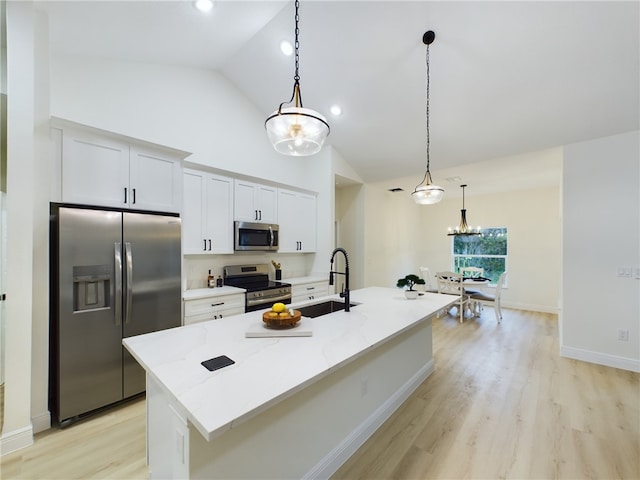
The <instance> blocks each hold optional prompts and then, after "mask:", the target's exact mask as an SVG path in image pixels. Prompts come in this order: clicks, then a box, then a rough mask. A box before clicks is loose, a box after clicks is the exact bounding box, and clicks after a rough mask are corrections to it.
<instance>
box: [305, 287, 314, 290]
mask: <svg viewBox="0 0 640 480" xmlns="http://www.w3.org/2000/svg"><path fill="white" fill-rule="evenodd" d="M315 289H316V287H307V290H315Z"/></svg>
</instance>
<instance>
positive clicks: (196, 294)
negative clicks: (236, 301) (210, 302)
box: [182, 285, 246, 300]
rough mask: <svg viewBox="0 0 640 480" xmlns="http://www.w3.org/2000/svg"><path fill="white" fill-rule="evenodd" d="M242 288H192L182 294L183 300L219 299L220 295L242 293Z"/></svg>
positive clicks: (226, 286)
mask: <svg viewBox="0 0 640 480" xmlns="http://www.w3.org/2000/svg"><path fill="white" fill-rule="evenodd" d="M245 291H246V290H245V289H244V288H237V287H230V286H228V285H224V286H222V287H215V288H192V289H189V290H185V291H184V292H182V299H183V300H198V299H200V298H207V297H219V296H222V295H233V294H235V293H244V292H245Z"/></svg>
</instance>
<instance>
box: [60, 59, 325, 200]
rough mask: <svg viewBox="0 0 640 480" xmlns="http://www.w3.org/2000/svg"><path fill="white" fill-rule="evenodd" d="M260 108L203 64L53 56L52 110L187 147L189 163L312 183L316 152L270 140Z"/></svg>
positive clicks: (80, 120)
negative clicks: (284, 151)
mask: <svg viewBox="0 0 640 480" xmlns="http://www.w3.org/2000/svg"><path fill="white" fill-rule="evenodd" d="M268 113H270V112H266V113H263V112H260V111H258V110H257V109H256V108H255V106H254V105H253V104H251V103H250V102H249V101H248V100H247V99H246V98H245V97H243V96H242V95H241V94H240V92H239V91H238V90H237V89H236V88H235V87H234V86H233V85H232V84H231V83H230V82H229V81H228V80H227V79H226V78H225V77H223V76H222V75H220V74H218V73H216V72H213V71H208V70H203V69H196V68H186V67H171V66H166V65H155V64H145V63H136V62H125V61H115V60H106V59H97V58H85V57H73V56H54V57H52V61H51V114H52V115H54V116H57V117H61V118H64V119H67V120H72V121H74V122H77V123H81V124H85V125H90V126H93V127H97V128H101V129H103V130H108V131H111V132H115V133H119V134H123V135H127V136H130V137H133V138H137V139H141V140H145V141H149V142H152V143H156V144H159V145H165V146H168V147H172V148H176V149H179V150H184V151H187V152H192V155H191V156H190V157H188V158H187V160H188V161H189V162H194V163H198V164H201V165H206V166H210V167H213V168H218V169H222V170H228V171H231V172H235V173H239V174H243V175H249V176H253V177H257V178H263V179H267V180H271V181H274V182H279V183H284V184H289V185H295V186H298V187H300V188H302V189H308V190H313V188H311V186H312V185H313V184H314V180H315V179H314V178H312V176H310V175H308V169H309V168H310V167H311V168H312V166H313V165H314V164H315V163H316V162H319V161H322V158H321V154H318V155H315V156H312V157H302V158H297V157H296V158H294V157H287V156H284V155H280V154H278V153H277V152H276V151H275V150H274V149H273V147H271V145H270V144H269V142H268V139H267V135H266V132H265V129H264V120H265V118H266V117H267V115H268Z"/></svg>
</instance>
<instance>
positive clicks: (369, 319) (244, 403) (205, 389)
mask: <svg viewBox="0 0 640 480" xmlns="http://www.w3.org/2000/svg"><path fill="white" fill-rule="evenodd" d="M328 298H336V299H338V300H340V299H339V297H337V296H332V297H328ZM453 300H455V297H452V296H450V295H438V294H430V293H425V294H424V295H423V296H420V297H419V298H418V299H417V300H407V299H405V297H404V293H403V291H402V290H400V289H390V288H381V287H371V288H366V289H362V290H356V291H354V292H352V294H351V302H352V303H354V302H355V303H359V305H357V306H355V307H352V308H351V312H336V313H332V314H329V315H324V316H321V317H317V318H314V319H310V321H311V322H312V329H313V335H312V336H311V337H293V338H245V332H246V331H247V330H248V329H249V328H251V327H252V326H254V325H255V324H256V323H257V322H261V321H262V320H261V315H262V312H261V311H258V312H250V313H245V314H243V315H238V316H234V317H231V318H226V319H221V320H215V321H209V322H203V323H199V324H195V325H189V326H184V327H179V328H175V329H170V330H164V331H160V332H154V333H150V334H146V335H141V336H137V337H129V338H126V339H125V340H124V341H123V343H124V345H125V347H126V348H127V350H129V351H130V352H131V354H132V355H133V356H134V357H135V358H136V360H138V362H139V363H140V364H141V365H142V366H143V367H144V368H145V370H146V371H147V377H148V393H147V401H148V402H151V401H152V400H151V398H157V397H158V395H159V396H160V397H162V398H163V399H164V400H162V402H165V403H167V404H168V405H169V406H170V408H171V410H170V411H171V412H173V413H174V414H175V415H176V416H177V417H178V418H180V419H183V420H184V421H185V425H193V426H195V428H196V429H197V431H198V432H199V434H200V435H201V436H200V435H196V436H195V437H194V435H193V434H192V433H191V434H189V433H188V432H189V431H190V430H189V429H186V430H185V431H186V432H187V433H183V434H181V435H183V436H184V435H187V437H188V438H190V441H189V442H187V445H189V444H190V445H191V449H192V452H191V454H190V455H191V456H189V454H188V453H186V454H185V453H184V452H183V456H184V455H186V457H187V460H185V462H186V463H185V464H184V465H182V467H181V468H182V470H180V469H178V470H177V471H178V472H180V475H183V476H189V477H193V478H195V477H197V476H198V475H197V474H196V465H201V464H202V462H203V460H202V458H206V459H210V458H211V460H207V461H206V462H205V464H206V465H207V466H206V467H202V466H199V467H198V471H200V472H206V473H201V475H202V476H204V477H207V476H212V477H215V476H221V477H225V476H235V475H248V476H250V475H255V474H258V470H255V471H254V472H252V471H245V472H244V473H240V470H242V469H243V468H248V467H247V466H246V465H245V464H246V462H242V461H240V464H241V465H240V464H238V461H239V460H238V459H240V458H241V457H242V455H246V454H248V453H247V451H246V449H247V448H249V447H247V446H246V445H249V444H251V442H249V441H248V440H246V439H245V440H243V441H242V442H243V443H242V445H244V446H243V447H242V449H240V451H241V452H242V453H237V457H234V454H233V453H229V452H227V453H226V454H225V455H226V457H225V458H224V459H215V460H213V459H212V458H213V454H214V452H215V453H216V455H218V454H219V452H220V445H221V444H216V443H215V442H214V440H215V441H217V438H218V437H221V436H222V437H221V441H223V444H224V445H227V444H228V441H230V440H231V439H233V438H235V437H236V436H238V435H240V432H245V433H243V435H245V436H249V437H254V436H255V435H256V433H255V432H256V429H260V428H262V429H264V430H265V431H270V429H273V431H274V432H278V433H273V435H283V434H284V433H282V432H283V431H284V432H288V431H289V430H290V428H289V427H287V426H286V425H287V423H286V421H283V420H271V416H273V415H274V414H273V412H278V411H279V410H281V408H280V407H279V406H278V408H274V407H275V406H276V405H278V404H281V403H282V404H283V405H286V408H285V407H284V406H283V407H282V408H284V409H285V411H287V412H291V411H292V407H291V406H290V405H289V403H287V402H290V401H289V400H288V399H289V398H292V400H291V401H294V400H295V402H294V404H293V405H301V404H308V405H307V407H305V408H306V412H307V415H306V416H303V417H301V418H295V419H294V418H293V417H292V419H291V420H290V421H291V422H298V423H296V425H297V426H296V427H295V428H298V429H301V431H302V432H303V433H304V429H305V427H304V425H301V424H300V423H301V422H302V423H304V422H306V421H321V424H320V425H322V424H323V422H325V421H328V420H327V419H328V418H329V417H327V413H326V412H325V413H322V411H323V409H325V408H329V409H330V410H329V411H332V410H331V409H335V408H336V401H337V402H338V404H339V403H340V402H342V408H340V410H343V411H344V412H347V411H349V409H353V408H355V410H354V413H353V414H351V415H349V416H348V418H354V417H356V416H358V415H360V413H361V412H362V415H364V417H363V418H361V419H358V420H357V421H358V422H359V423H358V425H360V424H362V425H364V424H367V425H369V424H370V423H371V422H373V424H377V423H376V422H377V420H375V421H374V420H371V419H370V418H369V417H371V418H373V417H375V416H385V418H386V416H388V415H390V414H391V413H392V412H393V410H395V409H396V408H397V407H398V406H399V404H401V402H402V401H404V400H403V399H404V398H406V396H408V395H409V394H410V392H411V391H413V389H414V388H416V387H417V385H419V383H420V382H422V381H423V380H424V379H425V378H426V377H428V375H429V374H430V373H431V371H432V370H433V357H432V345H431V341H432V340H431V323H430V318H431V316H433V315H434V314H435V313H436V312H438V311H439V310H441V309H443V308H445V307H446V306H448V305H450V304H451V303H452V301H453ZM323 301H326V298H325V299H323ZM308 303H309V304H313V303H319V301H314V302H308ZM422 325H424V326H422ZM425 328H426V329H425ZM412 332H416V333H412ZM396 338H397V340H394V339H396ZM402 342H404V343H402ZM425 342H426V343H425ZM387 345H388V346H387ZM421 345H422V347H421ZM383 346H384V348H383ZM392 349H395V350H392ZM378 352H381V353H380V355H388V356H389V355H392V356H389V357H388V358H386V357H385V358H384V359H383V360H379V359H377V357H376V355H378ZM388 352H391V353H388ZM219 355H227V356H228V357H230V358H231V359H233V360H234V361H235V362H236V363H235V364H233V365H231V366H228V367H224V368H222V369H220V370H216V371H213V372H210V371H208V370H207V369H205V368H204V367H203V366H202V365H201V364H200V362H202V361H203V360H207V359H210V358H213V357H217V356H219ZM372 355H373V356H372ZM381 358H382V357H381ZM376 362H377V363H376ZM381 362H382V363H381ZM367 364H371V365H376V366H375V368H373V367H371V368H369V367H368V366H367ZM347 365H353V366H349V367H348V368H347ZM394 365H395V366H394ZM367 368H369V369H368V370H367ZM405 368H406V369H407V370H406V372H405V371H403V370H404V369H405ZM356 369H359V370H356ZM351 370H353V372H354V373H349V372H351ZM336 372H341V373H340V375H337V376H336ZM347 373H349V375H352V376H354V375H355V377H353V378H360V380H348V384H349V385H350V384H352V383H353V382H358V381H359V382H361V385H360V390H359V391H360V395H355V397H354V396H353V395H352V392H350V391H347V390H350V389H351V387H345V386H339V385H338V386H336V385H335V383H336V382H337V381H338V380H335V381H334V380H332V379H333V378H334V377H335V378H336V379H338V378H342V377H343V376H345V378H351V377H346V375H347ZM378 375H380V378H378ZM395 377H397V378H395ZM374 378H375V380H374ZM325 379H326V380H325ZM327 381H328V382H329V383H328V384H327V383H326V382H327ZM345 381H346V380H345ZM369 381H371V383H372V384H373V385H372V386H371V392H369V383H368V382H369ZM394 382H395V383H394ZM398 382H400V383H398ZM387 383H389V384H393V385H389V386H386V384H387ZM379 384H380V385H381V386H384V388H386V390H384V391H382V390H381V392H377V390H378V389H379V388H381V387H380V386H379ZM315 385H318V386H317V387H316V386H315ZM311 386H313V388H311ZM374 388H375V391H374ZM399 391H400V392H401V394H398V393H397V392H399ZM303 392H304V394H303ZM328 392H332V393H331V394H332V395H334V396H337V398H338V400H329V399H325V400H323V401H321V402H320V400H316V398H319V397H320V396H322V395H325V394H326V395H329V393H328ZM301 394H303V396H302V397H300V395H301ZM343 395H344V396H345V397H346V396H351V397H353V398H349V399H345V400H343V399H342V398H341V397H342V396H343ZM396 396H397V397H398V398H394V399H392V400H388V399H389V398H390V397H396ZM360 397H364V398H360ZM369 397H370V398H369ZM368 398H369V400H368V402H374V400H375V402H378V403H375V402H374V403H372V404H371V405H368V402H367V401H363V400H367V399H368ZM305 399H306V400H305ZM153 402H155V403H154V405H155V404H157V403H158V401H157V400H153ZM314 402H320V403H319V404H316V403H314ZM347 402H350V403H347ZM398 402H400V403H398ZM351 403H353V406H350V404H351ZM378 404H380V405H386V407H385V408H383V410H384V415H383V414H382V413H380V409H381V408H382V407H381V406H377V407H376V406H375V405H378ZM154 408H155V407H154ZM368 409H371V411H370V413H366V412H367V411H369V410H368ZM385 409H386V410H389V411H388V412H387V411H386V410H385ZM293 410H295V408H294V409H293ZM167 411H169V410H167ZM264 412H266V413H264ZM355 412H357V414H356V413H355ZM387 414H388V415H387ZM265 415H267V416H266V417H265ZM287 415H288V414H287ZM292 415H296V413H292ZM309 415H311V417H309ZM367 415H369V417H367ZM164 416H166V415H164V414H163V415H159V416H156V417H154V418H158V419H160V418H164ZM333 416H334V415H333V414H331V415H330V417H333ZM275 417H277V418H280V417H282V418H287V417H286V415H284V416H283V415H276V416H275ZM365 417H366V418H365ZM150 418H151V416H150ZM258 418H259V419H260V420H258ZM376 418H377V417H376ZM246 422H249V423H248V425H250V428H249V427H247V428H244V424H245V423H246ZM256 422H257V423H256ZM278 422H280V423H278ZM347 423H348V420H346V419H343V420H339V421H338V423H337V424H336V426H335V428H334V427H331V426H327V424H325V426H326V427H327V430H326V432H331V433H333V431H334V430H335V431H336V435H338V436H337V437H335V438H333V437H332V438H329V439H326V444H325V445H323V446H321V445H320V443H322V442H321V439H319V438H316V439H315V440H314V441H313V442H306V443H305V446H304V450H303V452H301V454H300V455H299V457H300V458H299V459H298V460H296V461H300V462H302V461H304V462H306V463H303V464H301V465H296V461H290V462H289V463H290V464H287V467H286V468H287V469H291V471H290V472H289V473H285V472H284V471H283V470H282V469H284V468H285V467H284V466H283V462H282V461H280V460H277V459H276V457H277V455H276V454H275V453H274V454H272V455H271V457H269V458H268V459H265V462H266V463H265V464H261V463H259V462H256V467H255V468H256V469H262V470H260V474H261V475H266V476H269V475H267V474H266V472H267V471H269V470H270V469H271V470H272V471H273V475H276V476H278V475H285V474H286V475H293V476H297V477H298V478H299V476H301V475H308V474H309V473H308V472H310V471H311V470H313V469H314V468H315V469H316V470H318V469H320V470H318V471H322V472H324V473H322V474H321V476H322V475H324V474H326V473H327V472H330V471H331V470H334V469H335V468H336V467H335V466H336V465H339V463H341V462H342V461H344V460H345V458H342V457H340V455H338V454H336V453H335V452H334V453H331V452H333V450H335V448H333V447H335V446H336V445H335V443H341V442H342V443H344V442H347V440H348V442H351V443H353V438H351V437H353V434H347V433H345V432H338V431H337V430H339V429H340V428H343V427H342V426H343V425H346V424H347ZM272 424H273V425H276V426H272ZM255 425H259V426H258V427H256V426H255ZM283 425H284V426H283ZM358 425H355V426H354V427H346V426H345V427H344V428H347V430H348V429H350V428H355V429H356V430H358V429H360V430H362V428H365V427H361V426H358ZM151 427H152V425H150V426H149V428H151ZM154 428H155V430H154V431H159V432H165V431H166V432H169V431H170V430H171V429H170V428H169V427H167V428H165V427H163V428H156V427H154ZM308 428H316V427H312V426H309V427H308ZM318 428H322V427H318ZM370 428H373V427H366V428H365V430H367V429H370ZM375 428H377V427H375ZM375 428H373V430H372V431H371V432H368V433H367V436H368V435H370V434H371V433H373V431H375ZM236 429H237V432H236ZM283 429H284V430H283ZM231 431H234V432H236V433H234V434H233V435H231ZM354 431H355V430H354ZM225 432H229V435H230V436H227V435H223V434H224V433H225ZM325 434H326V433H325ZM167 435H168V434H167ZM171 435H173V433H172V434H171ZM265 435H266V434H264V435H263V436H265ZM345 435H346V436H345ZM349 435H351V437H349ZM158 436H159V434H158V435H156V437H158ZM316 436H317V434H316ZM197 437H200V439H204V440H206V442H204V446H203V445H202V443H203V442H202V440H198V438H197ZM349 438H350V439H349ZM225 439H226V440H225ZM343 439H344V440H343ZM149 441H150V443H149V451H150V458H151V459H153V458H156V459H160V460H158V461H156V463H164V462H165V457H166V454H165V453H164V450H163V453H162V454H159V453H158V452H156V453H155V454H154V452H153V450H154V448H155V447H154V446H153V444H152V442H151V439H150V440H149ZM156 441H157V440H156ZM252 441H254V442H257V441H258V440H256V439H252ZM262 442H263V443H256V446H255V447H254V448H253V450H255V449H265V448H267V447H268V446H269V443H267V444H266V445H267V447H265V445H264V439H263V440H262ZM166 443H167V444H168V445H169V446H168V447H163V448H165V449H168V451H169V452H172V451H173V450H175V448H174V447H172V445H174V443H173V440H170V439H168V440H167V442H166ZM207 443H209V445H210V446H211V451H209V450H207V448H208V447H207V445H206V444H207ZM356 443H357V442H356ZM356 443H354V444H353V445H352V447H353V448H357V446H358V445H357V444H356ZM315 444H318V445H317V449H318V451H319V452H320V453H318V454H317V455H320V456H321V457H322V455H324V456H325V457H326V458H324V459H323V460H322V461H318V457H317V455H316V453H313V455H316V456H313V455H312V453H310V452H315V450H314V447H313V446H314V445H315ZM329 447H332V448H329ZM183 448H186V447H183ZM238 448H240V447H238ZM292 448H293V446H292ZM341 448H342V449H343V450H344V451H347V450H349V451H350V449H351V447H349V448H347V447H341ZM187 450H188V448H187ZM205 450H206V451H209V453H207V454H203V453H202V452H203V451H205ZM253 450H251V451H253ZM223 451H226V448H225V449H223ZM198 452H200V453H198ZM276 452H277V450H276ZM327 452H329V453H327ZM284 453H286V452H283V454H284ZM198 455H199V460H197V461H196V460H194V459H193V457H194V456H198ZM203 455H204V457H202V456H203ZM264 455H266V453H265V454H264ZM264 455H263V456H264ZM305 455H311V456H310V457H309V458H306V457H305ZM336 455H337V457H336ZM343 455H344V454H343ZM303 457H305V458H303ZM334 457H335V458H334ZM327 458H332V459H333V460H327ZM347 458H348V457H347ZM276 460H277V461H276ZM281 460H282V459H281ZM270 462H271V463H272V465H270ZM332 462H333V463H332ZM229 465H231V466H232V467H230V466H229ZM318 465H322V466H318ZM328 465H331V466H328ZM150 468H151V470H152V478H153V476H154V475H153V472H154V466H153V461H152V460H150ZM176 468H177V467H176V466H175V465H174V466H173V467H171V468H169V467H168V466H162V465H160V466H156V468H155V471H156V472H158V471H164V472H165V473H166V472H167V471H172V472H174V474H175V472H176ZM229 468H232V470H229ZM252 468H253V467H252ZM236 469H240V470H236ZM309 475H310V474H309ZM311 476H313V475H311ZM280 478H285V477H280Z"/></svg>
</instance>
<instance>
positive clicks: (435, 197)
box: [411, 30, 444, 205]
mask: <svg viewBox="0 0 640 480" xmlns="http://www.w3.org/2000/svg"><path fill="white" fill-rule="evenodd" d="M435 38H436V34H435V33H434V32H433V31H432V30H429V31H428V32H426V33H425V34H424V35H423V36H422V42H423V43H424V44H425V45H426V46H427V110H426V113H427V171H426V172H425V173H424V178H423V179H422V181H421V182H420V183H419V184H418V185H416V188H415V190H414V191H413V193H412V194H411V198H413V200H414V201H415V202H416V203H417V204H418V205H431V204H434V203H438V202H439V201H440V200H442V197H443V196H444V189H443V188H442V187H439V186H437V185H434V184H433V180H431V172H430V171H429V160H430V159H429V147H430V144H431V138H430V132H429V99H430V88H429V73H430V72H429V45H431V44H432V43H433V41H434V40H435Z"/></svg>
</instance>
